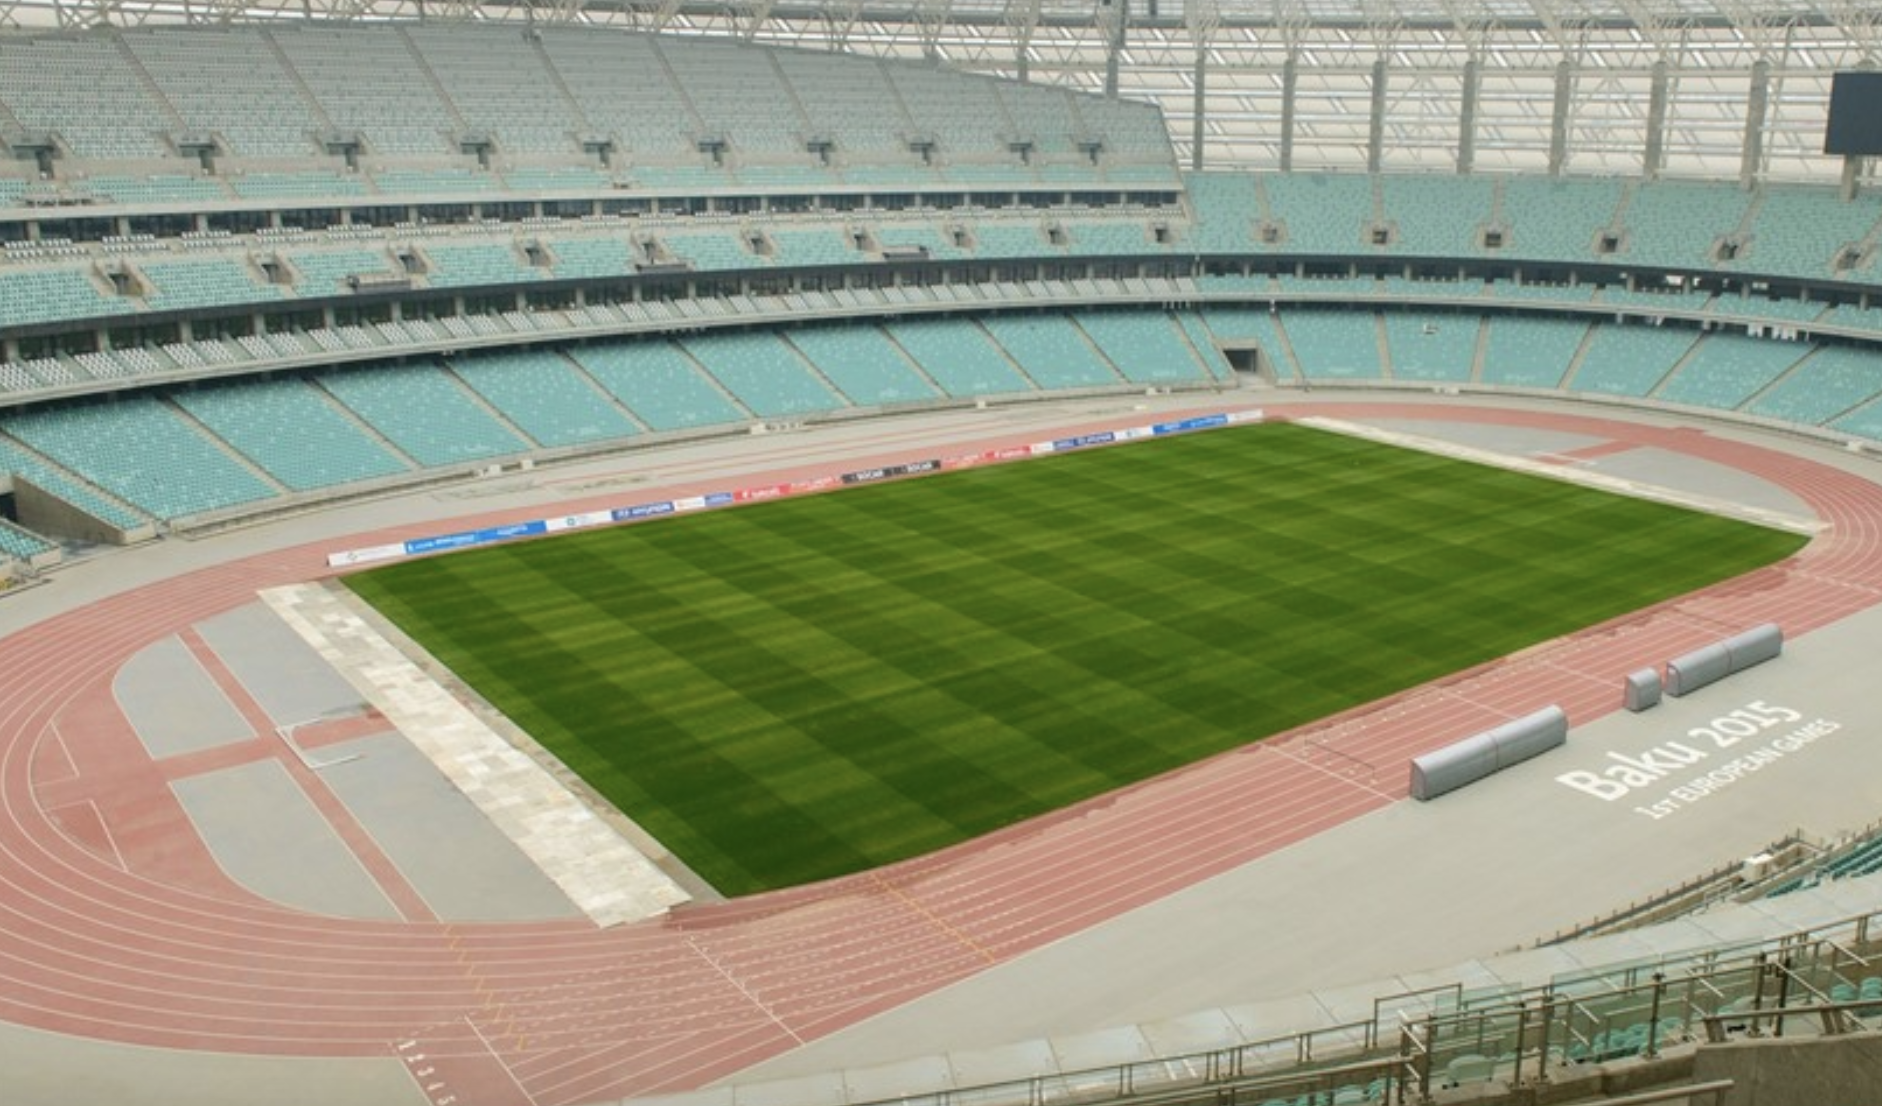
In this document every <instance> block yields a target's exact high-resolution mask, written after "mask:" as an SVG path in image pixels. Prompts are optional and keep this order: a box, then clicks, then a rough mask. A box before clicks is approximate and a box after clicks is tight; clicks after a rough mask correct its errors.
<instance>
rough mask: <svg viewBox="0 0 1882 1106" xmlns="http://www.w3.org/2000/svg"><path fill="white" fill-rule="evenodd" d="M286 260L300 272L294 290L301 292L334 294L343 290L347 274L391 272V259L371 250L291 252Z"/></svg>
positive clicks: (320, 294) (387, 274)
mask: <svg viewBox="0 0 1882 1106" xmlns="http://www.w3.org/2000/svg"><path fill="white" fill-rule="evenodd" d="M288 262H289V264H291V265H293V266H294V268H295V269H296V270H297V271H298V272H299V273H300V280H298V281H296V282H295V291H297V292H299V293H300V294H301V295H303V296H331V295H334V294H336V293H338V292H340V291H342V290H344V288H345V284H346V278H347V277H350V276H360V275H376V276H391V275H392V259H391V258H390V257H388V256H387V255H386V254H384V253H380V252H378V251H375V250H330V251H323V252H320V253H313V252H308V253H300V252H295V253H292V254H289V255H288Z"/></svg>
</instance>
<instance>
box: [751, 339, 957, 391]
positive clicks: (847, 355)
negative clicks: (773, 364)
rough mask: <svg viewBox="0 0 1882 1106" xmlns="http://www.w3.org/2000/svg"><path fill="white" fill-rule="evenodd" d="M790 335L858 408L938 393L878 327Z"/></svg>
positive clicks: (797, 345) (798, 347) (798, 346)
mask: <svg viewBox="0 0 1882 1106" xmlns="http://www.w3.org/2000/svg"><path fill="white" fill-rule="evenodd" d="M786 337H787V339H788V340H789V341H790V342H791V344H792V345H794V346H796V347H797V349H798V352H800V353H802V354H803V355H804V357H805V358H806V359H807V360H809V361H810V363H811V364H813V365H815V366H816V367H817V370H818V371H819V372H821V373H822V374H823V375H824V377H825V378H826V379H828V380H829V381H830V382H831V383H832V384H834V385H836V386H837V388H838V389H839V390H840V391H842V393H843V394H844V395H845V396H847V397H849V401H850V402H851V403H854V404H857V405H858V406H869V405H872V404H882V403H911V402H915V401H919V400H929V399H935V398H937V397H938V395H939V393H938V392H937V391H936V390H935V388H934V386H933V385H931V384H929V383H928V382H927V381H926V380H923V379H922V377H921V374H920V373H918V372H917V371H916V370H915V369H914V367H913V366H911V365H910V364H909V361H908V358H906V357H905V356H903V355H902V353H901V351H900V350H898V349H896V348H895V346H894V344H892V343H891V342H890V341H889V339H888V337H887V336H886V335H884V334H883V333H882V332H881V331H880V330H877V329H875V328H874V327H848V326H842V327H806V328H804V329H802V330H793V331H790V332H789V333H788V334H787V335H786Z"/></svg>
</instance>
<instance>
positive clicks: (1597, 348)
mask: <svg viewBox="0 0 1882 1106" xmlns="http://www.w3.org/2000/svg"><path fill="white" fill-rule="evenodd" d="M1698 339H1699V334H1698V332H1696V331H1692V330H1685V329H1682V328H1680V327H1670V326H1669V327H1665V328H1659V327H1650V326H1640V325H1634V324H1617V323H1608V324H1603V325H1601V326H1597V327H1596V328H1595V330H1594V336H1593V337H1592V338H1591V339H1589V341H1588V345H1587V351H1586V352H1585V353H1584V354H1583V355H1582V360H1581V364H1580V366H1579V367H1578V368H1576V370H1575V371H1574V373H1573V375H1572V376H1571V377H1570V378H1569V379H1568V381H1567V383H1566V385H1565V386H1566V387H1568V388H1570V389H1572V390H1574V391H1580V392H1593V393H1596V394H1599V395H1610V396H1645V395H1647V394H1648V393H1649V392H1652V391H1653V389H1654V388H1655V387H1657V386H1658V385H1659V383H1660V381H1661V380H1662V379H1664V378H1665V377H1666V374H1667V373H1669V372H1672V371H1673V367H1674V366H1675V365H1677V364H1678V363H1679V361H1680V359H1681V358H1683V357H1685V356H1686V354H1687V353H1688V352H1689V351H1691V349H1692V347H1693V343H1694V342H1696V341H1698Z"/></svg>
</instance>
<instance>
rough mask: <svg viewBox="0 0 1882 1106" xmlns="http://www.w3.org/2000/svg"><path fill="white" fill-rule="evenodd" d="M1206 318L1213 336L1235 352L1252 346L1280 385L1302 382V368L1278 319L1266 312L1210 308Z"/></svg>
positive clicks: (1204, 311)
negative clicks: (1236, 349)
mask: <svg viewBox="0 0 1882 1106" xmlns="http://www.w3.org/2000/svg"><path fill="white" fill-rule="evenodd" d="M1202 317H1203V321H1204V322H1205V323H1206V324H1207V325H1208V327H1209V331H1210V333H1212V334H1214V335H1215V336H1216V337H1217V338H1219V339H1222V340H1223V341H1224V342H1226V343H1227V344H1228V345H1229V346H1230V347H1231V348H1244V347H1246V346H1247V345H1248V344H1249V343H1252V344H1253V345H1254V347H1255V348H1256V349H1258V350H1259V351H1260V352H1261V357H1262V367H1264V368H1266V369H1267V370H1268V371H1269V372H1270V373H1272V374H1273V376H1274V378H1275V379H1276V380H1277V381H1293V380H1299V379H1300V378H1301V370H1300V365H1299V364H1298V363H1297V362H1296V361H1295V360H1294V354H1293V351H1292V350H1290V349H1289V348H1288V342H1287V339H1286V338H1285V337H1284V336H1283V335H1282V333H1281V328H1280V326H1279V325H1278V322H1279V319H1278V316H1276V315H1274V314H1272V313H1271V312H1269V311H1268V310H1266V309H1264V308H1253V307H1209V308H1205V309H1204V310H1203V316H1202Z"/></svg>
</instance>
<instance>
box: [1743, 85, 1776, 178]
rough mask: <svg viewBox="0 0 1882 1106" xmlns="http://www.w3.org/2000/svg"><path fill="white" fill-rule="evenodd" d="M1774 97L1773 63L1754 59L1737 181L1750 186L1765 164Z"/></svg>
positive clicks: (1746, 99)
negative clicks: (1766, 127) (1766, 129)
mask: <svg viewBox="0 0 1882 1106" xmlns="http://www.w3.org/2000/svg"><path fill="white" fill-rule="evenodd" d="M1770 100H1771V63H1770V62H1768V61H1766V60H1765V59H1763V58H1759V59H1758V60H1757V61H1754V62H1752V63H1751V90H1750V91H1749V93H1747V95H1746V96H1745V147H1744V152H1743V154H1742V155H1741V156H1740V157H1739V160H1738V183H1739V184H1741V185H1743V186H1745V187H1746V188H1750V187H1752V186H1754V185H1756V184H1757V183H1758V177H1759V175H1760V174H1761V172H1762V170H1763V167H1764V121H1765V117H1766V115H1767V109H1768V108H1769V106H1770Z"/></svg>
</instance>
